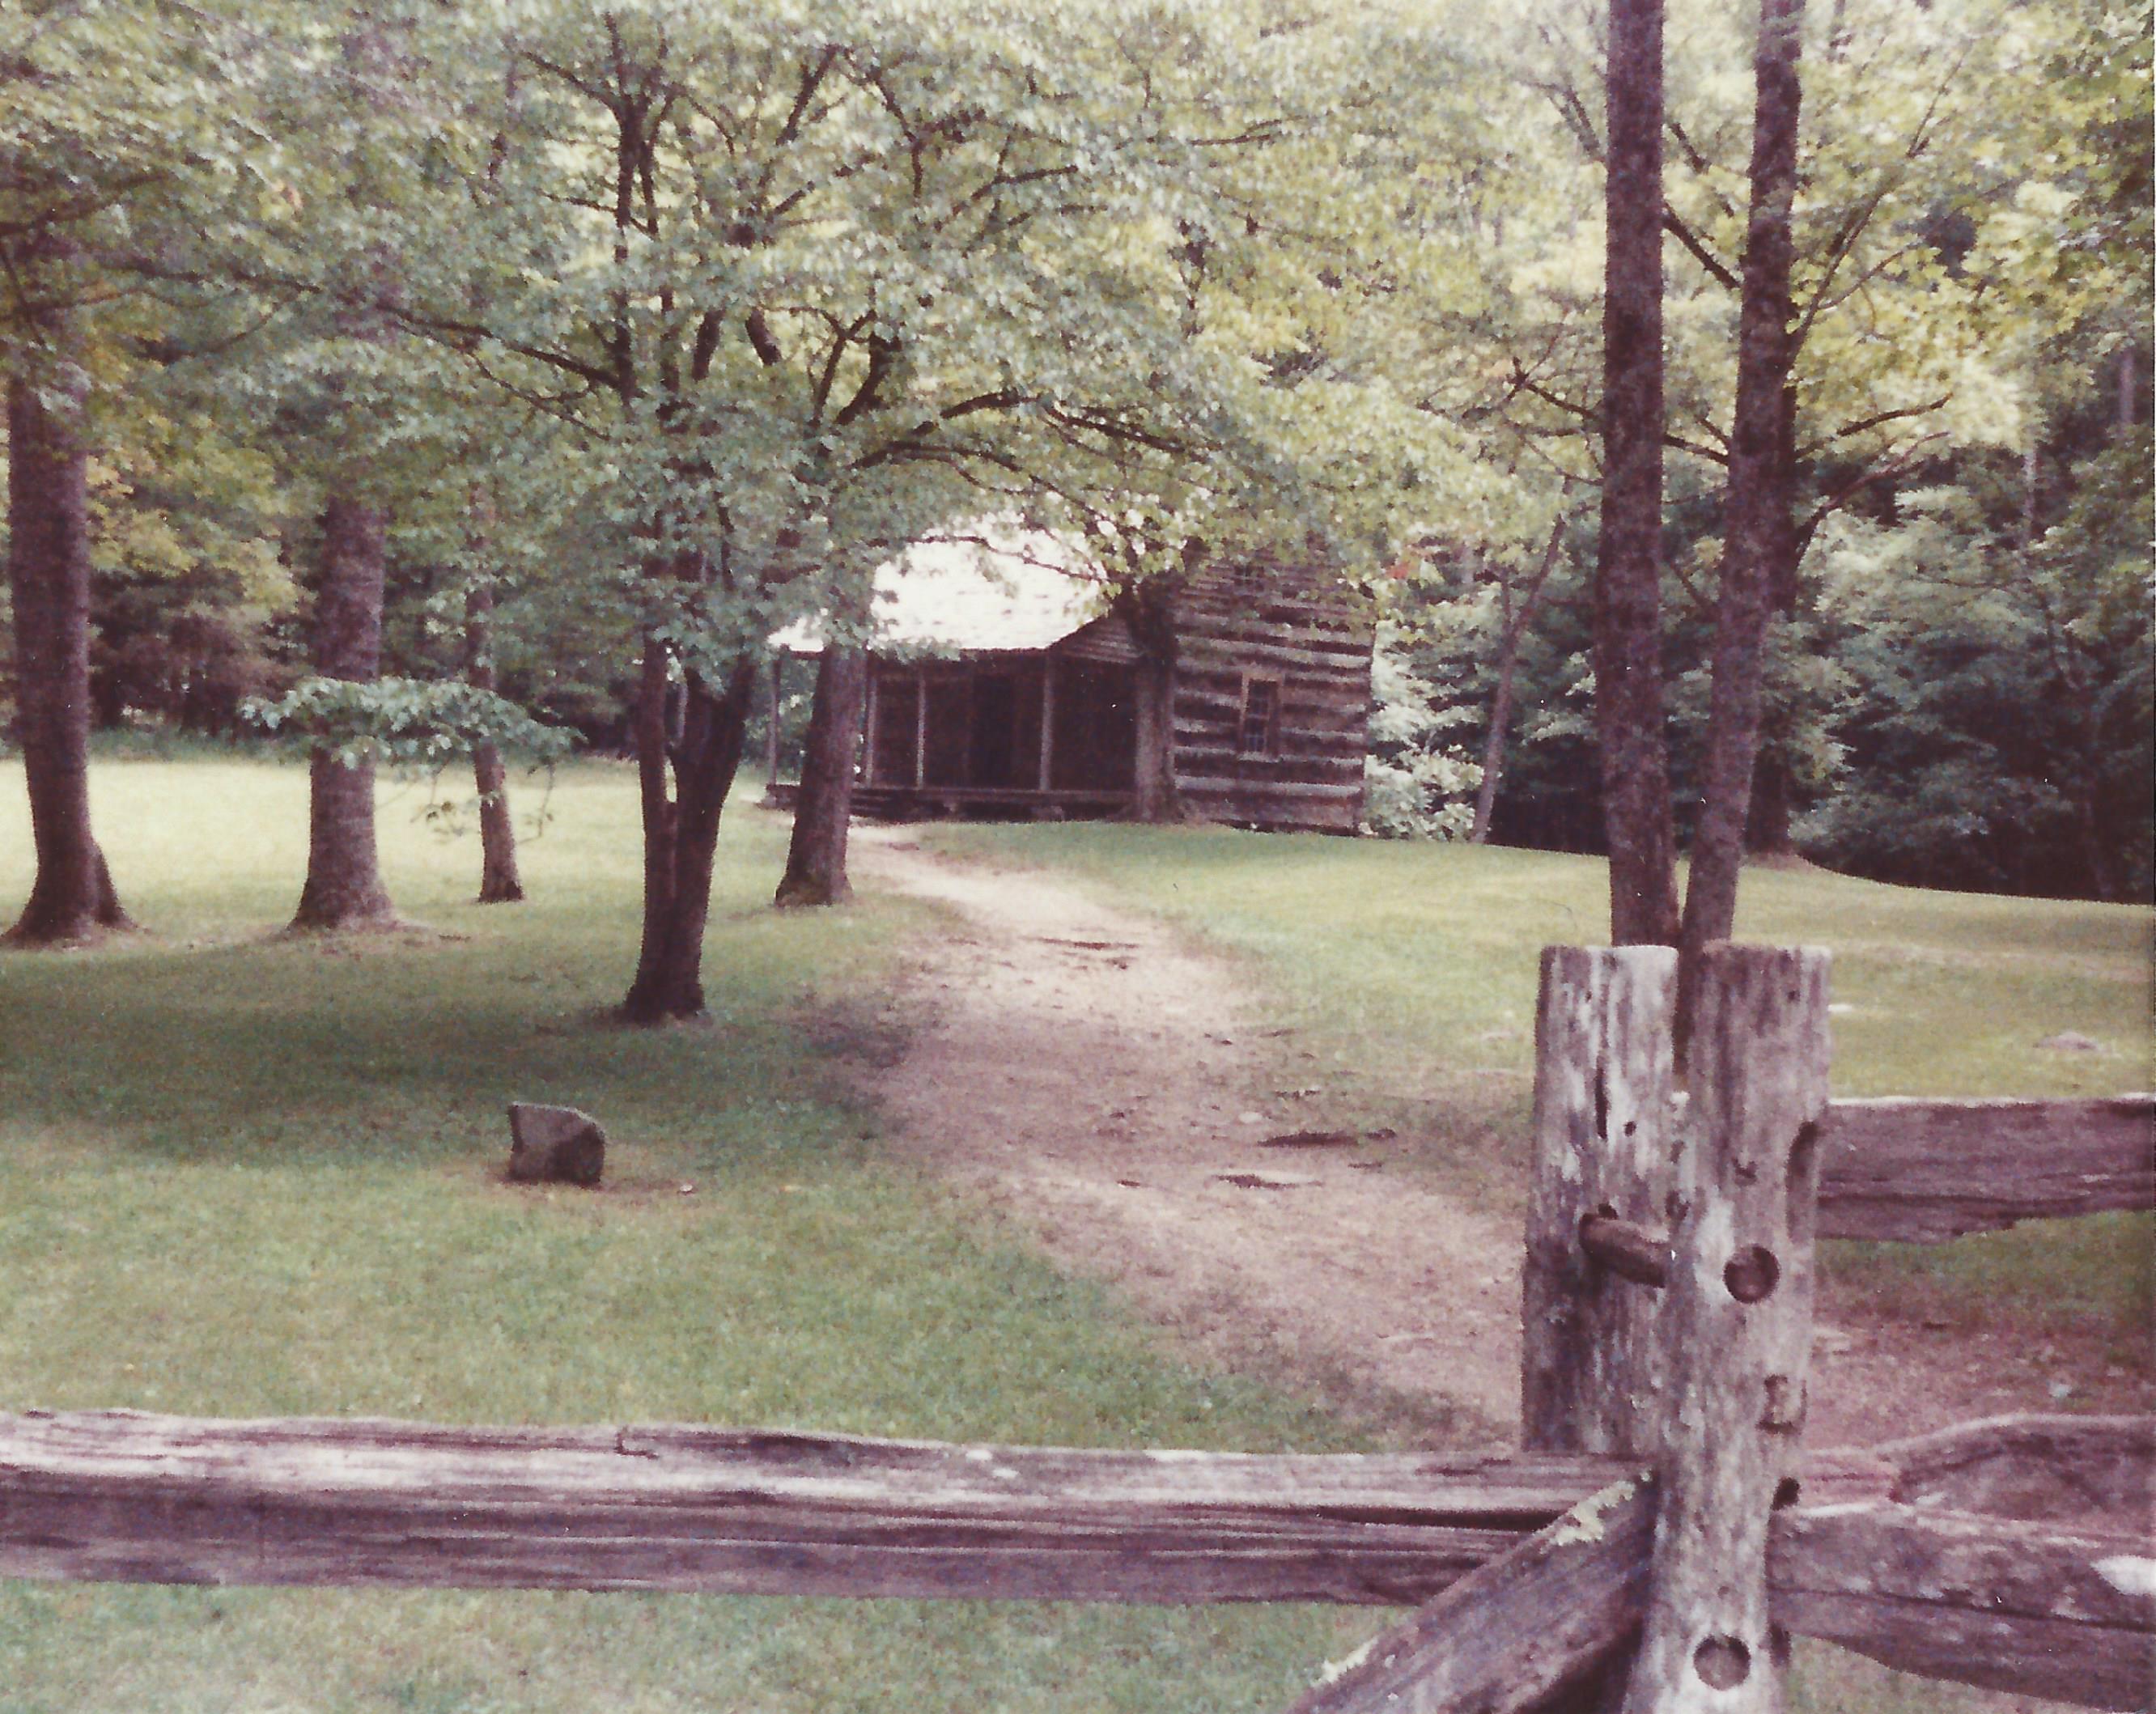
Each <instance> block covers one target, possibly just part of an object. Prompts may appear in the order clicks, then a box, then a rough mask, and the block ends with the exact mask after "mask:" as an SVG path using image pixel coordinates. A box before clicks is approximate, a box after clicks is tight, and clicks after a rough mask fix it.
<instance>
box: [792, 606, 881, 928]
mask: <svg viewBox="0 0 2156 1714" xmlns="http://www.w3.org/2000/svg"><path fill="white" fill-rule="evenodd" d="M868 684H869V657H868V651H867V650H866V649H842V648H840V647H839V645H838V644H835V643H832V644H827V645H826V646H825V648H824V653H823V656H822V658H821V659H819V660H818V662H817V663H816V695H815V700H814V704H813V705H812V706H810V709H809V711H808V738H807V742H806V743H805V745H804V747H803V751H802V756H801V789H800V791H799V793H798V794H797V795H796V796H795V798H794V803H793V839H791V841H790V842H789V843H788V846H787V849H786V875H785V877H784V879H783V880H781V881H780V882H779V883H778V897H777V899H776V900H775V901H773V902H775V903H776V904H777V905H778V906H779V907H780V908H781V909H786V908H788V907H791V906H798V905H837V904H840V903H843V902H844V901H845V900H847V899H849V898H850V897H851V896H852V895H853V885H852V883H851V882H850V881H849V880H847V879H846V834H847V830H848V829H849V827H850V825H851V823H852V819H853V812H854V762H855V754H856V752H857V748H858V746H859V743H860V727H861V707H862V705H863V703H864V702H865V700H867V697H868Z"/></svg>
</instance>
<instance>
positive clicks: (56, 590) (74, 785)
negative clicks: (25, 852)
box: [7, 312, 132, 947]
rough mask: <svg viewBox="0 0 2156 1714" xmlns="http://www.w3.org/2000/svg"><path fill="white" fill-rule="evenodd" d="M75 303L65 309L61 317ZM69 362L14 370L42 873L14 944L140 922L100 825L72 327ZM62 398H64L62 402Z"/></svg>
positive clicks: (14, 468) (32, 763) (68, 938)
mask: <svg viewBox="0 0 2156 1714" xmlns="http://www.w3.org/2000/svg"><path fill="white" fill-rule="evenodd" d="M63 313H64V312H54V317H53V319H54V320H56V321H57V320H59V318H60V316H61V315H62V314H63ZM54 331H57V332H59V334H60V335H61V336H62V337H61V338H59V340H58V341H55V343H56V344H57V345H58V346H59V357H60V374H59V376H58V377H50V378H49V380H48V382H47V384H46V385H45V386H44V387H43V388H42V389H40V387H38V385H37V384H36V382H33V380H32V379H31V378H30V377H27V376H24V375H22V374H19V373H17V374H11V375H10V376H9V377H8V592H9V594H10V597H11V598H12V600H13V605H14V617H15V701H16V716H15V719H16V726H17V732H18V737H19V738H20V740H21V742H22V746H23V779H24V782H25V783H26V784H27V785H28V789H29V798H30V831H31V837H32V840H33V844H34V845H35V847H36V850H37V865H38V867H37V875H36V878H35V880H33V882H32V883H31V886H30V897H29V901H28V903H27V904H25V905H24V906H23V914H22V916H20V917H19V918H18V920H17V921H16V923H15V926H13V928H12V929H10V930H8V935H7V939H8V942H10V943H11V944H13V945H17V946H28V947H45V946H64V945H67V944H69V943H72V942H80V941H87V940H93V939H95V938H96V937H98V935H99V934H100V932H102V931H105V930H108V929H120V928H127V927H131V926H132V925H131V923H130V922H129V921H128V919H127V913H126V911H123V910H121V906H120V899H119V895H117V894H116V893H115V891H114V890H113V886H112V877H111V875H110V873H109V872H108V871H107V870H106V869H105V854H104V853H103V852H101V851H100V849H98V844H97V840H96V839H95V836H94V835H93V834H91V832H90V498H89V470H90V453H89V448H88V447H87V446H86V445H85V442H84V436H83V433H82V415H83V410H84V406H85V395H86V393H87V390H88V389H87V385H86V382H85V381H84V379H83V378H82V372H81V371H80V368H78V367H76V366H75V365H74V362H73V361H72V357H73V352H72V350H71V349H70V347H71V345H72V341H69V340H68V339H67V338H66V337H65V335H66V332H67V331H68V330H67V329H66V328H65V327H64V326H60V327H59V328H57V329H55V330H54ZM55 403H57V404H58V408H57V409H56V408H54V404H55Z"/></svg>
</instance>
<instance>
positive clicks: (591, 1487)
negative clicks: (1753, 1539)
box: [0, 1411, 1897, 1606]
mask: <svg viewBox="0 0 2156 1714" xmlns="http://www.w3.org/2000/svg"><path fill="white" fill-rule="evenodd" d="M1634 1471H1635V1465H1632V1464H1628V1463H1627V1462H1626V1461H1625V1460H1621V1459H1614V1458H1596V1457H1587V1456H1579V1455H1561V1454H1560V1455H1526V1456H1519V1457H1511V1458H1499V1457H1494V1456H1491V1457H1478V1456H1474V1455H1448V1454H1421V1453H1409V1454H1353V1455H1312V1454H1277V1455H1266V1454H1250V1453H1224V1452H1188V1451H1163V1452H1127V1451H1091V1450H1061V1449H1051V1448H1039V1447H1014V1446H964V1445H940V1444H937V1443H934V1442H928V1441H909V1440H879V1439H860V1438H855V1437H852V1436H844V1435H822V1434H757V1433H744V1432H738V1431H732V1430H724V1429H701V1428H685V1427H675V1426H669V1425H665V1424H660V1425H653V1426H636V1427H622V1428H557V1429H459V1428H451V1427H445V1426H442V1425H439V1424H428V1423H401V1422H389V1421H376V1420H346V1419H308V1418H285V1419H268V1420H263V1421H255V1422H244V1421H237V1422H236V1421H224V1420H217V1419H194V1418H187V1417H171V1416H152V1415H144V1414H136V1413H134V1412H127V1411H91V1412H84V1413H78V1414H45V1413H34V1414H25V1415H19V1416H4V1415H0V1574H6V1575H12V1576H18V1577H37V1578H68V1579H90V1580H96V1579H107V1580H109V1579H121V1580H129V1581H141V1580H154V1581H157V1582H160V1583H290V1584H306V1583H391V1584H407V1585H410V1584H431V1585H436V1586H457V1587H486V1586H514V1587H520V1588H583V1589H604V1588H649V1589H683V1590H687V1589H696V1590H705V1591H714V1592H722V1593H734V1594H790V1595H828V1594H834V1593H839V1594H871V1593H874V1594H882V1595H907V1596H922V1597H933V1596H969V1597H985V1598H991V1599H1005V1600H1016V1599H1025V1600H1075V1601H1124V1602H1147V1603H1202V1602H1227V1601H1316V1602H1335V1603H1347V1604H1370V1605H1381V1606H1401V1605H1408V1604H1414V1603H1415V1602H1417V1601H1420V1600H1424V1599H1428V1598H1429V1597H1430V1595H1432V1594H1435V1593H1436V1592H1437V1591H1438V1590H1440V1589H1441V1588H1445V1587H1446V1586H1447V1585H1448V1584H1450V1583H1452V1582H1454V1581H1455V1579H1456V1578H1460V1576H1462V1575H1464V1574H1465V1573H1467V1572H1469V1571H1471V1570H1473V1569H1474V1568H1476V1567H1478V1566H1480V1565H1481V1564H1483V1563H1486V1561H1488V1560H1490V1559H1491V1558H1493V1557H1496V1556H1499V1555H1501V1554H1502V1553H1504V1552H1507V1550H1508V1549H1510V1548H1511V1547H1513V1546H1514V1545H1515V1544H1516V1543H1517V1542H1519V1541H1521V1540H1522V1539H1523V1538H1524V1537H1527V1535H1529V1534H1532V1532H1534V1531H1536V1530H1537V1529H1540V1528H1542V1527H1544V1526H1546V1525H1548V1524H1549V1523H1551V1522H1553V1521H1555V1520H1556V1519H1558V1518H1559V1517H1560V1516H1563V1514H1564V1513H1566V1512H1567V1511H1568V1510H1569V1509H1570V1508H1571V1507H1572V1506H1574V1505H1575V1504H1577V1503H1578V1502H1579V1501H1582V1500H1584V1499H1586V1498H1587V1497H1588V1496H1590V1495H1593V1494H1594V1493H1595V1492H1597V1491H1599V1490H1602V1489H1604V1488H1606V1487H1608V1486H1609V1485H1610V1484H1611V1483H1613V1482H1615V1481H1620V1480H1621V1479H1623V1478H1624V1477H1625V1476H1627V1475H1631V1474H1633V1473H1634ZM1804 1481H1805V1483H1806V1486H1807V1496H1808V1497H1816V1498H1817V1499H1818V1500H1820V1501H1822V1502H1825V1501H1835V1502H1841V1503H1851V1502H1855V1501H1863V1500H1878V1499H1885V1498H1886V1497H1887V1496H1889V1495H1890V1494H1891V1493H1892V1490H1893V1486H1894V1484H1895V1482H1896V1481H1897V1471H1896V1470H1895V1468H1894V1466H1893V1465H1891V1464H1889V1463H1888V1462H1886V1460H1883V1459H1880V1458H1876V1457H1874V1456H1872V1455H1871V1454H1869V1453H1865V1452H1849V1451H1845V1452H1828V1453H1823V1454H1818V1455H1814V1456H1812V1457H1811V1458H1810V1459H1809V1460H1807V1463H1806V1466H1805V1470H1804Z"/></svg>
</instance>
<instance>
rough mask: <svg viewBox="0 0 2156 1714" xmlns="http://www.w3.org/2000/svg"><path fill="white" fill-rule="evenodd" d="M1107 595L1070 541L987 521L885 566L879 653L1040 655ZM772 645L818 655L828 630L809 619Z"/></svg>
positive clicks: (878, 576) (879, 595)
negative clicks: (940, 652)
mask: <svg viewBox="0 0 2156 1714" xmlns="http://www.w3.org/2000/svg"><path fill="white" fill-rule="evenodd" d="M1105 590H1106V583H1105V580H1104V579H1103V578H1102V577H1101V573H1100V572H1099V570H1098V569H1097V568H1096V567H1095V566H1094V565H1093V564H1092V563H1091V561H1089V560H1087V559H1086V557H1085V556H1084V555H1083V554H1081V552H1079V551H1078V550H1077V549H1076V548H1075V547H1074V546H1072V544H1071V543H1070V542H1069V541H1066V540H1065V538H1063V537H1062V536H1056V535H1054V534H1052V533H1051V532H1050V531H1045V530H1029V529H1025V528H1023V527H1021V526H1017V525H1015V524H1009V523H993V522H991V523H984V524H977V525H973V526H968V528H967V529H966V530H965V531H962V532H957V533H953V534H952V535H950V536H934V537H931V538H929V539H927V540H926V541H916V542H915V543H914V544H913V546H912V547H909V548H907V549H906V552H903V553H901V554H900V555H898V556H897V557H896V558H893V559H890V560H886V561H885V562H884V563H883V564H882V565H880V566H878V567H876V572H875V642H874V645H873V646H874V647H875V648H876V649H878V650H880V651H881V650H891V651H905V650H912V649H922V650H936V651H951V650H961V651H968V652H971V651H973V650H989V651H1000V652H1005V653H1013V654H1030V653H1035V652H1038V651H1039V650H1041V649H1048V648H1050V647H1052V646H1054V645H1055V644H1057V643H1060V642H1061V641H1062V640H1063V639H1065V637H1068V636H1070V634H1072V633H1073V632H1075V631H1078V630H1081V629H1084V628H1085V627H1086V625H1087V624H1091V622H1092V621H1093V620H1094V619H1096V618H1098V617H1099V615H1100V613H1101V608H1102V607H1103V605H1104V602H1103V595H1104V593H1105ZM772 642H773V644H774V645H775V646H777V647H778V648H780V649H786V650H788V651H789V652H791V653H793V654H818V653H820V652H821V651H822V649H823V646H824V636H823V627H822V626H821V624H819V623H818V622H817V621H815V620H813V619H810V620H803V621H802V622H800V623H798V624H793V625H789V626H788V627H787V628H786V629H784V630H783V631H781V632H780V633H779V634H778V635H777V636H775V637H773V639H772Z"/></svg>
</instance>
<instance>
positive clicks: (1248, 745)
mask: <svg viewBox="0 0 2156 1714" xmlns="http://www.w3.org/2000/svg"><path fill="white" fill-rule="evenodd" d="M1280 697H1281V687H1280V680H1278V679H1260V678H1253V677H1251V676H1250V675H1249V674H1248V673H1245V675H1243V717H1242V720H1241V721H1240V724H1239V726H1238V727H1237V736H1236V742H1235V748H1236V749H1237V750H1238V751H1239V752H1241V753H1242V754H1243V755H1245V756H1277V755H1279V754H1280Z"/></svg>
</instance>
